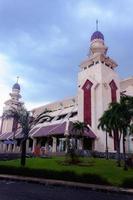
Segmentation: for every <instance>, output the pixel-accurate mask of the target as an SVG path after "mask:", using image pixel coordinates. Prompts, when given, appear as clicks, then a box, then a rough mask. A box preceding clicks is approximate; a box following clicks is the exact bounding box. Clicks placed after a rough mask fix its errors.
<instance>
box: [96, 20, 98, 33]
mask: <svg viewBox="0 0 133 200" xmlns="http://www.w3.org/2000/svg"><path fill="white" fill-rule="evenodd" d="M96 31H98V19H97V20H96Z"/></svg>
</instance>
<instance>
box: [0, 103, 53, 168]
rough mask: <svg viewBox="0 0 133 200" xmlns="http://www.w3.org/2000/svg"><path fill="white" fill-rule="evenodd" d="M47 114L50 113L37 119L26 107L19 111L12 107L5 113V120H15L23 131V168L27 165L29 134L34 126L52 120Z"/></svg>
mask: <svg viewBox="0 0 133 200" xmlns="http://www.w3.org/2000/svg"><path fill="white" fill-rule="evenodd" d="M46 113H48V111H44V112H43V113H41V114H40V115H39V116H37V117H36V118H35V119H34V118H33V117H31V113H30V112H29V111H27V110H26V109H25V108H24V107H20V108H18V109H16V108H14V107H11V108H10V109H9V110H6V111H5V112H4V113H3V118H13V119H15V120H16V121H17V122H18V124H19V125H20V127H21V129H22V134H23V138H22V141H21V166H25V163H26V140H27V139H28V135H29V132H30V130H31V128H32V127H33V126H34V125H36V124H39V123H43V122H44V121H45V120H46V119H47V120H48V119H49V120H50V119H51V117H50V116H49V115H48V114H46Z"/></svg>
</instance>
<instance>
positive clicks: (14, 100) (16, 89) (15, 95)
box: [1, 77, 23, 133]
mask: <svg viewBox="0 0 133 200" xmlns="http://www.w3.org/2000/svg"><path fill="white" fill-rule="evenodd" d="M9 95H10V97H11V98H10V99H9V100H7V101H6V102H5V107H4V108H3V112H4V111H6V110H10V109H11V108H13V107H14V108H15V109H18V108H20V107H21V106H22V105H23V102H21V101H20V98H21V95H20V85H19V83H18V77H17V82H16V83H15V84H14V85H13V87H12V92H11V93H10V94H9ZM17 124H18V123H17V122H16V120H15V119H13V118H10V119H2V124H1V133H7V132H14V131H16V129H17Z"/></svg>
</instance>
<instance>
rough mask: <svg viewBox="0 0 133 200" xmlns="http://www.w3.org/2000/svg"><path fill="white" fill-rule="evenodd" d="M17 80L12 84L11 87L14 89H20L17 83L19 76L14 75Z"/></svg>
mask: <svg viewBox="0 0 133 200" xmlns="http://www.w3.org/2000/svg"><path fill="white" fill-rule="evenodd" d="M16 79H17V81H16V83H15V84H14V85H13V87H12V89H13V90H14V89H15V90H20V85H19V83H18V80H19V76H17V77H16Z"/></svg>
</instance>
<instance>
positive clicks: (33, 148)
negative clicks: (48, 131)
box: [32, 138, 37, 153]
mask: <svg viewBox="0 0 133 200" xmlns="http://www.w3.org/2000/svg"><path fill="white" fill-rule="evenodd" d="M36 145H37V139H36V138H33V145H32V153H34V151H35V147H36Z"/></svg>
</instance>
